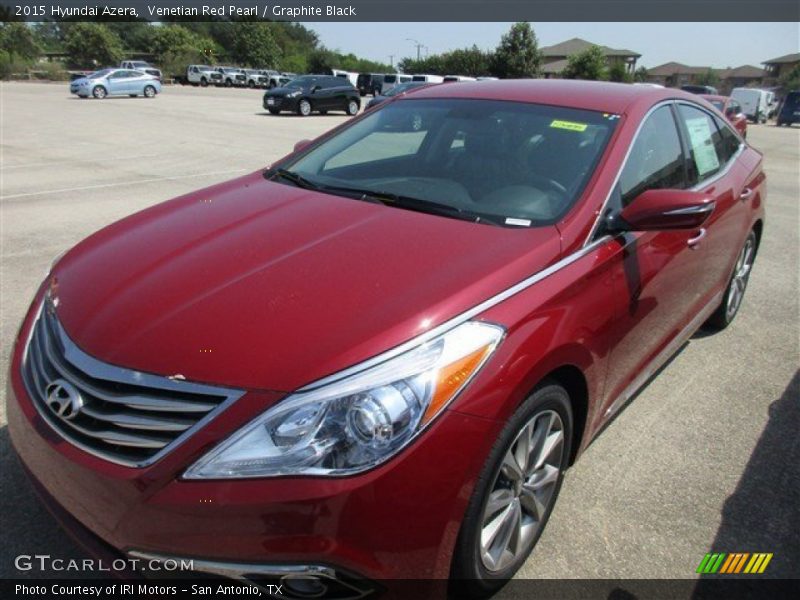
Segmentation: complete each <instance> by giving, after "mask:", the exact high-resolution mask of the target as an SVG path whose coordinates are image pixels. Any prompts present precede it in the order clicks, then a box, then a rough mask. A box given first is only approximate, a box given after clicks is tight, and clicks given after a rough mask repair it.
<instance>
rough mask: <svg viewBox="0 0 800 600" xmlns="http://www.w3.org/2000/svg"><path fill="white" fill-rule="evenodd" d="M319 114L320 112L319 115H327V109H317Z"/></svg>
mask: <svg viewBox="0 0 800 600" xmlns="http://www.w3.org/2000/svg"><path fill="white" fill-rule="evenodd" d="M319 114H321V115H327V114H328V111H327V110H320V111H319Z"/></svg>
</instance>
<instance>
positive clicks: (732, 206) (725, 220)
mask: <svg viewBox="0 0 800 600" xmlns="http://www.w3.org/2000/svg"><path fill="white" fill-rule="evenodd" d="M678 115H679V121H680V125H681V129H682V132H683V139H684V142H685V150H686V153H687V155H688V157H689V161H688V166H689V168H688V180H689V185H690V186H691V187H692V188H693V189H696V190H697V191H700V192H703V193H704V194H707V195H708V196H711V197H712V198H713V199H714V201H715V202H716V207H715V208H714V212H713V213H712V214H711V216H710V217H709V219H708V221H706V224H705V226H704V229H705V230H706V238H707V250H706V256H705V257H704V260H705V267H704V269H703V271H702V273H700V274H698V277H700V278H701V280H702V283H703V286H704V287H705V288H707V289H708V297H709V298H710V296H712V295H714V294H717V293H719V292H721V291H722V290H723V289H724V287H725V286H726V285H727V283H728V278H729V276H730V271H731V269H732V268H733V261H734V260H735V258H736V256H737V254H738V253H739V250H740V249H741V246H742V244H743V242H744V238H745V235H746V233H747V231H748V228H749V221H748V214H749V211H750V201H751V200H752V197H753V191H752V190H750V189H748V188H746V186H745V181H746V178H747V175H748V174H747V173H745V172H744V170H743V169H742V168H740V167H737V161H736V159H737V157H738V156H739V154H740V151H741V150H742V146H743V142H742V141H741V140H740V139H739V137H738V136H737V135H736V134H735V133H734V132H733V131H732V130H731V129H730V126H729V125H728V124H727V123H726V122H725V121H723V120H722V119H719V118H718V117H716V115H712V114H711V113H710V112H708V111H706V110H705V109H704V108H702V107H700V106H698V105H696V104H689V103H685V102H680V103H678Z"/></svg>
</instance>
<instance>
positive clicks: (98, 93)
mask: <svg viewBox="0 0 800 600" xmlns="http://www.w3.org/2000/svg"><path fill="white" fill-rule="evenodd" d="M92 96H94V97H95V98H97V99H98V100H102V99H103V98H105V97H106V96H108V92H107V91H106V88H104V87H103V86H102V85H96V86H94V89H93V90H92Z"/></svg>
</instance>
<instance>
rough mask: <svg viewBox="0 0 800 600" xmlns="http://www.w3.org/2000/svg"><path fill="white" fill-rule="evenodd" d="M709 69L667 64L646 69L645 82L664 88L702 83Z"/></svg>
mask: <svg viewBox="0 0 800 600" xmlns="http://www.w3.org/2000/svg"><path fill="white" fill-rule="evenodd" d="M710 69H711V67H690V66H689V65H684V64H681V63H678V62H668V63H664V64H663V65H658V66H657V67H653V68H652V69H647V81H648V82H649V83H657V84H659V85H663V86H666V87H681V86H683V85H693V84H697V83H698V82H700V81H702V78H704V77H705V76H706V75H707V74H708V71H709V70H710Z"/></svg>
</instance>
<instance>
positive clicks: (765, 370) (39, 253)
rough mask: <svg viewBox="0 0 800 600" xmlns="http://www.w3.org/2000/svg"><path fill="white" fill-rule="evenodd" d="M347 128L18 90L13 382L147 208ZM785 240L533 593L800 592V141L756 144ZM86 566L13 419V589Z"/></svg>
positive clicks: (591, 494) (7, 239) (606, 448)
mask: <svg viewBox="0 0 800 600" xmlns="http://www.w3.org/2000/svg"><path fill="white" fill-rule="evenodd" d="M347 118H348V117H346V116H345V115H344V114H343V113H342V114H340V115H337V114H329V115H327V116H319V115H314V116H311V117H307V118H301V117H297V116H293V115H284V116H280V117H274V116H271V115H269V114H267V113H266V112H265V111H263V110H262V108H261V92H258V91H252V90H238V89H214V88H211V89H208V88H207V89H199V88H173V87H169V88H166V89H165V91H164V93H163V94H162V95H161V96H159V97H158V98H156V99H155V100H145V99H142V98H138V99H129V98H127V97H126V98H120V99H108V100H103V101H96V100H79V99H77V98H75V97H70V95H69V93H68V91H67V86H66V85H47V84H24V83H4V84H2V85H1V87H0V130H2V138H1V139H0V151H1V152H2V156H1V157H0V373H2V374H3V375H2V386H0V389H2V394H3V396H5V387H6V385H5V380H6V377H5V373H6V370H7V364H8V356H9V352H10V348H11V343H12V338H13V336H14V334H15V332H16V328H17V326H18V324H19V322H20V320H21V318H22V316H23V314H24V312H25V310H26V308H27V304H28V302H29V301H30V298H31V296H32V294H33V293H34V290H35V289H36V287H37V286H38V285H39V283H40V280H41V278H42V277H43V276H44V274H45V271H46V270H47V268H48V266H49V264H50V261H51V260H52V258H53V257H54V256H56V255H57V254H59V253H60V252H62V251H63V250H65V249H67V248H68V247H70V246H72V245H73V244H75V243H76V242H78V241H79V240H80V239H82V238H83V237H85V236H87V235H88V234H90V233H92V232H93V231H96V230H97V229H99V228H101V227H103V226H104V225H107V224H108V223H111V222H112V221H115V220H117V219H119V218H121V217H123V216H126V215H128V214H130V213H133V212H135V211H138V210H141V209H143V208H145V207H148V206H151V205H153V204H156V203H158V202H161V201H163V200H167V199H169V198H172V197H174V196H177V195H180V194H183V193H186V192H189V191H192V190H195V189H199V188H201V187H204V186H207V185H210V184H212V183H216V182H219V181H223V180H225V179H229V178H232V177H235V176H237V175H240V174H244V173H246V172H249V171H253V170H256V169H258V168H259V167H262V166H264V165H267V164H269V163H270V162H272V161H273V160H275V159H277V158H279V157H281V156H283V155H284V154H286V153H287V152H289V151H290V150H291V148H292V146H293V145H294V143H295V142H296V141H298V140H300V139H303V138H311V137H314V136H316V135H318V134H320V133H322V132H323V131H326V130H327V129H330V128H331V127H334V126H335V125H338V124H339V123H341V122H343V121H344V120H346V119H347ZM748 136H749V141H750V142H751V143H752V145H754V146H755V147H756V148H758V149H759V150H761V151H763V152H764V154H765V164H766V172H767V175H768V190H769V197H768V207H767V224H766V229H765V235H764V239H763V241H762V245H761V249H760V254H759V257H758V259H757V261H756V264H755V268H754V272H753V275H752V278H751V281H750V287H749V290H748V293H747V296H746V298H745V303H744V306H743V308H742V311H741V312H740V314H739V316H738V317H737V320H736V322H735V323H734V324H733V325H732V326H731V327H729V328H728V329H727V330H726V331H724V332H722V333H719V334H716V335H707V334H706V333H705V332H702V331H701V332H700V333H699V334H698V335H696V336H695V337H694V338H693V339H692V340H691V341H690V342H689V343H688V344H687V345H686V346H685V347H684V348H683V349H682V351H681V352H680V353H679V354H678V355H677V356H676V357H675V358H674V360H672V361H671V363H669V364H668V365H667V367H666V368H665V369H663V371H662V372H661V373H660V374H659V375H658V376H657V377H656V378H655V379H654V380H653V381H652V382H651V383H650V384H649V385H648V386H647V387H646V388H645V389H644V390H643V391H642V393H641V394H639V396H638V397H637V398H636V399H635V400H634V401H633V402H632V403H631V404H630V405H629V406H628V407H627V408H626V409H625V410H624V411H622V413H621V414H620V415H619V416H618V418H617V419H616V420H615V421H614V422H613V423H612V424H611V425H610V426H609V427H608V428H607V429H606V431H605V432H604V433H603V434H602V435H601V436H600V437H599V438H598V439H597V440H596V441H595V442H594V443H593V444H592V446H590V448H589V449H588V450H587V452H586V453H585V454H584V455H583V457H582V458H581V460H580V461H579V462H578V463H577V464H576V465H575V466H574V467H573V468H572V469H571V470H570V471H569V472H568V474H567V477H566V480H565V484H564V487H563V489H562V492H561V497H560V500H559V502H558V503H557V504H556V508H555V511H554V513H553V516H552V519H551V520H550V523H549V525H548V527H547V529H546V531H545V533H544V535H543V537H542V538H541V540H540V542H539V544H538V546H537V548H536V549H535V551H534V553H533V555H532V557H531V559H530V560H529V561H528V562H527V564H526V565H525V567H524V568H523V569H522V571H521V572H520V574H519V576H520V577H522V578H590V579H600V578H602V579H650V578H683V579H685V578H692V577H695V574H694V573H695V569H696V567H697V565H698V563H699V562H700V560H701V559H702V558H703V556H704V555H705V553H706V552H709V551H712V550H714V551H720V552H772V553H774V558H773V559H772V562H771V564H770V566H769V569H768V570H767V572H766V575H768V576H773V577H791V576H794V577H797V576H798V574H800V535H798V532H800V435H798V432H799V431H800V376H798V365H800V336H799V335H798V314H799V309H800V307H799V306H798V274H799V273H800V268H799V264H798V259H799V256H798V255H799V252H800V240H799V239H798V232H799V231H800V218H799V217H798V202H799V199H800V128H797V127H795V128H792V129H787V128H777V127H775V126H773V125H761V126H751V127H750V132H749V134H748ZM36 553H41V554H50V555H52V556H54V557H63V558H71V557H80V556H83V553H82V552H81V550H79V549H77V548H76V547H75V546H74V545H73V544H72V543H71V541H70V540H69V539H68V538H67V536H66V535H65V534H64V533H63V532H62V531H61V530H60V529H59V528H58V526H57V525H56V524H55V522H54V521H53V520H52V519H51V517H50V516H49V515H48V513H47V512H46V511H45V510H44V509H43V508H41V507H40V506H39V504H38V502H37V501H36V499H35V497H34V495H33V493H32V491H31V489H30V487H29V485H28V483H27V482H26V481H25V478H24V475H23V473H22V471H21V468H20V467H19V465H18V463H17V462H16V459H15V457H14V455H13V452H12V451H11V448H10V444H9V439H8V434H7V431H6V428H5V401H4V399H3V402H2V403H0V577H24V576H26V575H28V576H41V574H40V573H38V572H30V573H27V574H26V573H21V572H18V571H16V570H15V568H14V562H13V561H14V557H15V556H17V555H18V554H36Z"/></svg>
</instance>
